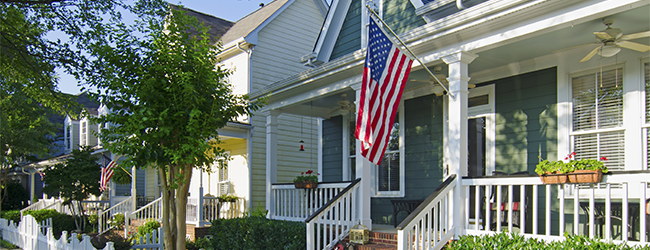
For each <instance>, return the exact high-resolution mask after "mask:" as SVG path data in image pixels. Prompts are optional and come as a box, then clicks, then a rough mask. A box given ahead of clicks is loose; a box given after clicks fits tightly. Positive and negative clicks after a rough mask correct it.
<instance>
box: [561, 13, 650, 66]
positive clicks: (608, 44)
mask: <svg viewBox="0 0 650 250" xmlns="http://www.w3.org/2000/svg"><path fill="white" fill-rule="evenodd" d="M613 23H614V18H613V17H608V18H605V19H603V24H605V26H607V28H606V29H604V30H601V31H597V32H594V35H596V39H597V40H598V42H595V43H590V44H583V45H580V46H576V47H581V46H585V45H592V44H597V45H598V47H596V48H594V49H593V50H591V52H589V54H587V55H586V56H585V57H584V58H582V60H580V62H586V61H589V59H591V58H592V57H593V56H594V55H596V54H599V55H601V56H602V57H611V56H614V55H616V54H618V52H620V51H621V48H626V49H631V50H636V51H639V52H647V51H648V50H650V46H648V45H645V44H640V43H635V42H630V41H629V40H633V39H638V38H643V37H650V30H649V31H644V32H639V33H634V34H629V35H623V31H622V30H621V29H619V28H612V27H611V25H612V24H613ZM576 47H573V48H576ZM569 49H572V48H569Z"/></svg>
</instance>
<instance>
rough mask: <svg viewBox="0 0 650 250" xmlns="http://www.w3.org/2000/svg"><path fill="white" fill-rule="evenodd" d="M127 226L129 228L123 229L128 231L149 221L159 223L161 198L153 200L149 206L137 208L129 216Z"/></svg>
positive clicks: (160, 218)
mask: <svg viewBox="0 0 650 250" xmlns="http://www.w3.org/2000/svg"><path fill="white" fill-rule="evenodd" d="M128 218H129V225H130V227H125V229H126V230H127V234H128V231H130V230H131V229H132V228H133V229H135V228H137V227H138V226H140V225H144V224H145V223H147V222H149V221H158V222H159V221H161V220H162V197H161V198H158V199H155V200H154V201H152V202H150V203H149V204H147V205H145V206H142V207H141V208H138V209H137V210H135V211H133V212H132V213H130V214H129V216H128Z"/></svg>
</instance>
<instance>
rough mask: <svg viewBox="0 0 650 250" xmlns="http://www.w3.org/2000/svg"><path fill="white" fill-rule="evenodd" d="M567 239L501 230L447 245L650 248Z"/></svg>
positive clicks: (534, 249) (541, 249)
mask: <svg viewBox="0 0 650 250" xmlns="http://www.w3.org/2000/svg"><path fill="white" fill-rule="evenodd" d="M565 237H566V240H563V241H553V242H545V241H543V240H539V239H534V238H528V239H527V238H524V237H523V236H522V235H519V234H515V233H512V234H510V233H508V232H501V233H498V234H495V235H484V236H473V235H464V236H461V237H460V238H459V239H458V240H456V241H453V242H452V243H451V244H449V245H447V246H446V247H445V249H447V250H461V249H462V250H464V249H506V250H507V249H513V250H514V249H528V250H555V249H578V250H581V249H584V250H587V249H589V250H598V249H603V250H605V249H620V250H623V249H650V248H648V247H646V248H642V247H631V246H627V245H616V244H614V243H610V242H603V241H600V240H599V239H590V238H586V237H584V236H578V235H570V234H568V233H565Z"/></svg>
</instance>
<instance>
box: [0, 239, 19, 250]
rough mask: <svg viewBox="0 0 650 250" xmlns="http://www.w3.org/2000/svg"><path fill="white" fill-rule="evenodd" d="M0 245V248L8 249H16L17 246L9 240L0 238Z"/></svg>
mask: <svg viewBox="0 0 650 250" xmlns="http://www.w3.org/2000/svg"><path fill="white" fill-rule="evenodd" d="M0 247H1V248H8V249H17V248H18V247H17V246H16V245H14V244H11V242H9V241H6V240H3V239H0Z"/></svg>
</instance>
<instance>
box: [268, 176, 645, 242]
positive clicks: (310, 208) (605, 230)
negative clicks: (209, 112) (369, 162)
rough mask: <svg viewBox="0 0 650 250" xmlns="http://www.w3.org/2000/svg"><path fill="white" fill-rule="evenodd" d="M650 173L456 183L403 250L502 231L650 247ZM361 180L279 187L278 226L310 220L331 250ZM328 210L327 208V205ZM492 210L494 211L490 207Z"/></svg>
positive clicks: (355, 218)
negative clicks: (568, 180) (591, 179)
mask: <svg viewBox="0 0 650 250" xmlns="http://www.w3.org/2000/svg"><path fill="white" fill-rule="evenodd" d="M648 180H650V171H647V170H644V171H611V172H610V173H608V174H605V175H604V177H603V181H602V182H601V183H597V184H544V183H542V182H541V180H540V178H539V176H537V175H530V174H520V175H498V176H484V177H461V178H458V177H457V176H456V175H451V176H449V177H448V178H447V179H446V180H445V182H443V183H442V184H441V185H440V186H439V187H438V188H437V189H436V190H435V191H434V192H433V193H431V194H430V195H429V196H428V197H427V198H426V199H425V200H424V202H422V203H421V204H420V205H419V206H418V207H417V208H416V209H415V210H414V211H413V212H412V213H411V214H410V215H409V216H408V217H406V219H404V220H403V221H402V222H401V223H400V224H399V225H398V226H397V227H396V228H393V226H392V225H373V229H371V231H374V232H382V233H389V234H390V233H396V235H397V237H396V238H397V247H396V248H397V249H441V248H442V247H443V246H444V245H445V244H446V243H447V242H448V241H449V240H451V239H455V238H457V237H459V236H462V235H485V234H494V233H498V232H501V231H508V232H514V233H518V234H521V235H524V236H525V237H531V238H538V239H543V240H546V241H561V240H565V233H566V234H570V235H582V236H585V237H589V238H602V239H603V240H606V241H612V242H615V243H617V244H623V243H627V244H628V245H642V246H650V234H649V230H648V224H650V215H649V213H650V209H649V207H648V206H650V205H649V203H648V201H649V199H650V193H649V192H648V191H649V190H650V186H649V185H648V184H649V181H648ZM359 183H360V179H357V180H355V181H351V182H338V183H321V184H319V186H318V187H317V188H316V189H295V188H292V185H289V184H274V185H273V190H274V192H273V200H274V203H273V204H274V206H272V207H273V208H274V209H273V210H272V211H270V212H271V213H270V214H269V215H270V217H271V218H274V219H284V220H294V221H305V222H306V224H307V232H308V233H307V242H308V247H307V248H308V249H332V248H333V247H334V246H335V244H337V243H339V242H341V241H343V240H344V239H345V238H346V237H347V236H348V234H349V230H350V229H351V228H352V227H353V226H354V225H356V224H357V223H358V222H359V209H358V208H359V206H357V205H356V203H357V202H356V201H357V197H359V196H358V195H359V194H358V193H359V190H360V189H359ZM320 204H322V205H320ZM486 204H490V205H489V206H486Z"/></svg>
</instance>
